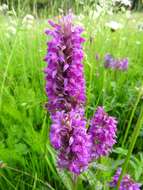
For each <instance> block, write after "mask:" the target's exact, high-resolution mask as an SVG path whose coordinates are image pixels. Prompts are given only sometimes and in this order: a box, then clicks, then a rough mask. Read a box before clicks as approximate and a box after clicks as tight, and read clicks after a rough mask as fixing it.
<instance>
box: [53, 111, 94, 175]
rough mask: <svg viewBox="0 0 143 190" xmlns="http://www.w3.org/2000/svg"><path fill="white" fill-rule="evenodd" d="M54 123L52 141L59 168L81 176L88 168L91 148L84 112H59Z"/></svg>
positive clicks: (54, 118)
mask: <svg viewBox="0 0 143 190" xmlns="http://www.w3.org/2000/svg"><path fill="white" fill-rule="evenodd" d="M52 121H53V124H52V126H51V132H50V140H51V143H52V145H53V147H54V148H55V149H56V150H57V151H58V166H59V167H60V168H65V169H68V170H69V171H70V172H73V173H75V174H77V175H78V174H80V173H81V172H83V171H84V170H85V169H86V168H87V167H88V163H89V160H90V146H91V144H90V140H89V136H88V135H87V132H86V121H85V119H84V110H83V109H82V108H79V109H77V110H71V111H70V112H68V113H65V112H64V111H57V112H56V113H55V114H54V115H53V116H52Z"/></svg>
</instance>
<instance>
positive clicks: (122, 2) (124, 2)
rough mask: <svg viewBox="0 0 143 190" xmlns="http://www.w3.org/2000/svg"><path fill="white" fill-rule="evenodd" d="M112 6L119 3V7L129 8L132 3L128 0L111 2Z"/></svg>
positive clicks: (113, 0)
mask: <svg viewBox="0 0 143 190" xmlns="http://www.w3.org/2000/svg"><path fill="white" fill-rule="evenodd" d="M112 2H113V4H114V5H115V4H116V3H120V4H121V5H124V6H127V7H131V6H132V3H131V1H130V0H112Z"/></svg>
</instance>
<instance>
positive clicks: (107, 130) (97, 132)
mask: <svg viewBox="0 0 143 190" xmlns="http://www.w3.org/2000/svg"><path fill="white" fill-rule="evenodd" d="M116 130H117V121H116V119H115V118H114V117H111V116H109V115H108V114H107V113H106V112H105V111H104V108H103V107H98V108H97V111H96V112H95V114H94V116H93V118H92V119H91V122H90V128H89V131H88V134H89V135H90V138H91V142H92V148H91V160H94V159H98V158H100V157H101V156H106V155H108V153H109V152H111V150H112V147H113V145H114V144H115V143H116Z"/></svg>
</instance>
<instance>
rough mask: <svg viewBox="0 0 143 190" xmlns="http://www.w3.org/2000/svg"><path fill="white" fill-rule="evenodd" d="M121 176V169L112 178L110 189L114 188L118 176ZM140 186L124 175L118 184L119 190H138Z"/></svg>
mask: <svg viewBox="0 0 143 190" xmlns="http://www.w3.org/2000/svg"><path fill="white" fill-rule="evenodd" d="M120 174H121V168H119V169H118V170H117V171H116V173H115V175H114V177H113V178H112V181H111V182H110V187H111V188H116V187H117V183H118V179H119V176H120ZM140 186H141V184H139V183H136V182H135V181H134V180H133V179H131V177H130V175H128V174H126V175H125V176H124V177H123V178H122V181H121V183H120V187H119V190H140Z"/></svg>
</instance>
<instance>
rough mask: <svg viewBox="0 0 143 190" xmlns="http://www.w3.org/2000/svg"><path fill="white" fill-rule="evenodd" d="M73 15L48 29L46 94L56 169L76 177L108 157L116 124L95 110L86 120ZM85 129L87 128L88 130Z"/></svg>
mask: <svg viewBox="0 0 143 190" xmlns="http://www.w3.org/2000/svg"><path fill="white" fill-rule="evenodd" d="M72 20H73V15H72V14H69V15H67V16H64V17H62V18H61V19H60V20H59V22H58V24H56V23H54V22H53V21H51V20H50V21H49V24H50V25H51V27H52V28H51V29H48V30H46V34H47V35H48V36H51V39H50V41H48V43H47V45H48V49H47V55H46V56H45V61H46V62H47V67H46V68H45V74H46V94H47V96H48V103H46V108H47V109H48V111H49V113H50V116H51V120H52V125H51V130H50V141H51V144H52V146H53V148H54V149H55V150H57V156H58V158H57V163H58V167H59V168H63V169H67V170H69V171H70V172H72V173H74V174H76V175H79V174H80V173H81V172H83V171H85V170H86V169H87V168H88V166H89V164H90V163H91V162H92V161H94V160H97V159H98V158H101V157H102V156H106V155H108V154H109V153H110V152H111V150H112V147H113V145H114V144H115V143H116V131H117V120H116V119H115V118H114V117H111V116H109V115H108V114H107V113H106V112H105V110H104V108H103V107H98V108H97V110H96V112H95V113H94V115H93V117H92V118H91V120H90V121H89V122H87V119H86V118H85V102H86V93H85V79H84V70H83V63H82V61H83V58H84V52H83V48H82V44H83V43H84V41H85V39H84V38H83V37H81V33H82V32H83V28H82V27H75V26H74V25H73V23H72ZM87 125H89V127H88V128H87Z"/></svg>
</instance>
